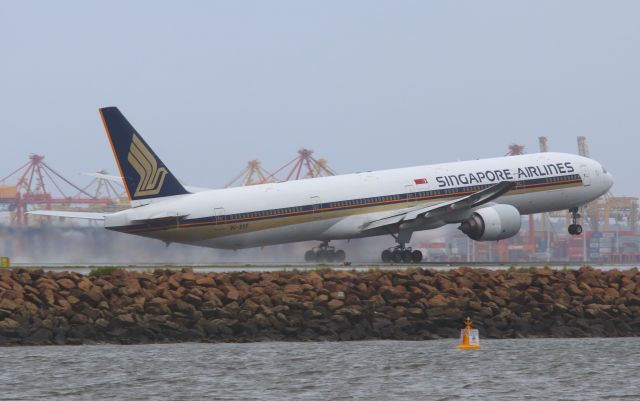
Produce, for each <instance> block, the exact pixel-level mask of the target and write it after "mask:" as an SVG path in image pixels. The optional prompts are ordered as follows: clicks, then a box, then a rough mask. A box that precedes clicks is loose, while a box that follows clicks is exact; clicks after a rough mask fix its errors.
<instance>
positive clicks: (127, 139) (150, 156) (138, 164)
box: [100, 107, 189, 201]
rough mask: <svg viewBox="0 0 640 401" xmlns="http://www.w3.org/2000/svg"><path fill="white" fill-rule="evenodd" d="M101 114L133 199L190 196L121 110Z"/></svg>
mask: <svg viewBox="0 0 640 401" xmlns="http://www.w3.org/2000/svg"><path fill="white" fill-rule="evenodd" d="M100 115H101V116H102V122H103V123H104V127H105V129H106V131H107V136H108V137H109V141H110V142H111V148H112V149H113V155H114V156H115V158H116V162H117V163H118V168H119V169H120V175H121V176H122V180H123V181H124V184H125V188H126V189H127V194H128V195H129V199H130V200H132V201H137V200H144V199H152V198H161V197H165V196H173V195H183V194H188V193H189V192H188V191H187V190H186V189H185V188H184V187H183V186H182V184H180V182H179V181H178V179H177V178H176V177H175V176H174V175H173V174H172V173H171V172H170V171H169V169H168V168H167V166H165V164H164V163H163V162H162V160H160V158H159V157H158V156H157V155H156V154H155V153H154V152H153V150H151V148H150V147H149V145H147V143H146V142H145V141H144V139H142V136H140V134H139V133H138V132H136V130H135V128H133V126H132V125H131V124H130V123H129V121H127V119H126V118H125V117H124V115H122V113H121V112H120V110H118V108H117V107H105V108H101V109H100Z"/></svg>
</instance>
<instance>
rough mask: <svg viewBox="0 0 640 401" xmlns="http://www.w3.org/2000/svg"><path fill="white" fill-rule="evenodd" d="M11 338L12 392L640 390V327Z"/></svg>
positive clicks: (7, 392) (557, 396) (344, 395)
mask: <svg viewBox="0 0 640 401" xmlns="http://www.w3.org/2000/svg"><path fill="white" fill-rule="evenodd" d="M455 345H456V341H455V340H440V341H425V342H401V341H367V342H343V343H253V344H172V345H132V346H121V345H98V346H63V347H21V348H0V399H2V400H38V399H46V400H85V399H95V400H106V399H110V400H165V399H169V400H354V399H356V400H607V399H608V400H622V399H628V400H640V338H626V339H566V340H557V339H539V340H538V339H535V340H493V341H491V340H486V341H483V342H482V346H483V349H482V350H480V351H458V350H456V349H454V348H455Z"/></svg>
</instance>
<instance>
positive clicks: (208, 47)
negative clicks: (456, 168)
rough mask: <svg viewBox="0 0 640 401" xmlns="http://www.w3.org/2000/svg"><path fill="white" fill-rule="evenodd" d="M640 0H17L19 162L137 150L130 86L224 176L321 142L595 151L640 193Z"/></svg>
mask: <svg viewBox="0 0 640 401" xmlns="http://www.w3.org/2000/svg"><path fill="white" fill-rule="evenodd" d="M639 21H640V2H638V1H597V2H591V1H557V0H553V1H539V0H538V1H511V0H509V1H437V2H436V1H430V2H429V1H387V2H375V1H316V2H309V1H291V2H285V1H255V2H244V1H228V2H214V1H201V2H198V1H172V2H162V1H101V2H98V1H93V2H92V1H86V0H83V1H77V2H70V1H43V2H31V1H2V2H0V49H1V51H2V52H1V59H0V61H1V62H0V133H1V134H0V135H2V145H1V146H2V147H1V149H2V153H1V154H2V158H1V159H0V178H2V177H3V176H4V175H6V174H8V173H9V172H10V171H12V170H13V169H15V168H17V167H18V166H19V165H20V164H23V163H24V162H25V161H26V158H27V155H28V154H29V153H40V154H44V155H46V161H48V162H49V164H51V165H52V166H53V167H56V168H57V169H58V170H60V171H61V172H63V173H64V174H66V175H67V176H69V178H71V179H72V180H74V181H77V182H79V183H83V182H87V181H88V179H87V178H86V177H83V176H81V175H80V173H81V172H86V171H95V170H98V169H102V168H106V169H108V170H110V171H111V172H115V171H116V170H117V168H116V164H115V162H114V160H113V156H112V153H111V149H110V148H109V145H108V141H107V138H106V136H105V133H104V130H103V127H102V123H101V121H100V118H99V114H98V111H97V109H98V108H99V107H102V106H118V107H119V108H120V109H121V110H122V111H123V113H124V114H125V115H126V116H127V117H128V119H129V120H130V121H131V123H132V124H133V125H134V126H135V127H136V129H137V130H138V131H139V132H140V133H141V134H142V135H143V137H145V139H146V140H147V142H148V143H149V144H150V145H151V146H152V147H153V148H154V150H155V151H156V153H158V154H159V156H160V157H161V158H162V159H163V161H164V162H165V164H167V165H168V167H169V168H170V169H171V170H172V171H173V172H174V173H175V174H176V175H177V176H179V177H180V178H181V179H182V180H183V181H186V182H187V183H189V184H192V185H199V186H210V187H220V186H223V185H224V184H225V183H226V182H227V181H228V180H230V179H231V178H232V177H233V176H235V175H236V174H237V173H238V172H239V171H240V170H241V169H242V168H243V167H244V166H245V164H246V161H247V160H249V159H253V158H259V159H261V160H262V161H263V164H264V165H265V167H267V168H268V169H271V170H274V169H276V168H277V167H279V166H280V165H282V164H284V163H285V162H287V161H289V160H290V159H292V158H293V157H294V156H295V154H296V151H297V150H298V149H299V148H301V147H308V148H311V149H314V150H315V155H316V156H317V157H324V158H327V159H328V160H329V161H330V164H331V166H332V167H333V168H334V169H335V170H337V171H338V172H343V173H346V172H354V171H362V170H375V169H384V168H393V167H404V166H412V165H419V164H429V163H436V162H445V161H455V160H464V159H475V158H483V157H493V156H501V155H503V154H505V153H506V152H507V146H508V145H509V144H510V143H518V144H523V145H525V146H526V148H525V151H526V152H527V153H531V152H535V151H537V149H538V137H539V136H540V135H545V136H547V137H548V138H549V145H550V147H551V149H552V150H556V151H563V152H572V153H577V146H576V136H578V135H584V136H586V137H587V138H588V141H589V146H590V150H591V156H592V157H593V158H594V159H596V160H598V161H600V162H602V163H603V164H604V165H605V167H607V168H608V169H609V170H610V171H611V172H612V173H613V175H614V177H615V179H616V184H615V186H614V188H613V192H614V193H615V194H618V195H639V194H640V190H639V189H638V186H637V174H638V173H637V171H638V168H637V160H638V156H637V155H638V152H639V151H640V135H639V134H640V101H639V99H640V77H639V74H640V23H639Z"/></svg>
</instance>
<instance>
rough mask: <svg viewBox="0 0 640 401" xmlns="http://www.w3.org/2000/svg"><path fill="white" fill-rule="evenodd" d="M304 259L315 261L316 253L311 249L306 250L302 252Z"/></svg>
mask: <svg viewBox="0 0 640 401" xmlns="http://www.w3.org/2000/svg"><path fill="white" fill-rule="evenodd" d="M304 260H305V261H307V262H315V261H316V253H315V252H313V251H312V250H308V251H307V252H305V253H304Z"/></svg>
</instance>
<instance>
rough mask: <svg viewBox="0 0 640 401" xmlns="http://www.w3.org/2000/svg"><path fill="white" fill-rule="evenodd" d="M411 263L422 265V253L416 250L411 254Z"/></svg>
mask: <svg viewBox="0 0 640 401" xmlns="http://www.w3.org/2000/svg"><path fill="white" fill-rule="evenodd" d="M411 261H412V262H413V263H420V262H422V252H420V251H418V250H415V251H413V252H411Z"/></svg>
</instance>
